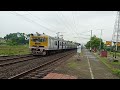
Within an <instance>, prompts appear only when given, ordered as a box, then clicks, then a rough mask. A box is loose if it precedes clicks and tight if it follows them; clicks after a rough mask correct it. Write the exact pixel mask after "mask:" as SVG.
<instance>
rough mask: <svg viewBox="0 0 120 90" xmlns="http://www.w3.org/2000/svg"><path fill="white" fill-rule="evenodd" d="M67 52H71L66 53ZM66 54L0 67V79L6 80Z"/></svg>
mask: <svg viewBox="0 0 120 90" xmlns="http://www.w3.org/2000/svg"><path fill="white" fill-rule="evenodd" d="M68 52H71V51H68ZM68 52H64V53H58V54H55V55H51V56H47V57H41V58H37V59H34V60H30V61H29V60H28V61H26V62H20V63H16V64H12V65H9V66H4V67H0V79H7V78H9V77H11V76H14V75H16V74H19V73H21V72H24V71H26V70H29V69H32V68H34V67H36V66H38V65H40V64H43V63H45V62H46V61H48V60H53V59H55V58H58V57H59V56H61V55H64V54H65V53H68Z"/></svg>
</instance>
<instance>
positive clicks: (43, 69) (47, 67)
mask: <svg viewBox="0 0 120 90" xmlns="http://www.w3.org/2000/svg"><path fill="white" fill-rule="evenodd" d="M71 54H73V52H72V53H69V54H66V55H63V56H60V57H58V58H56V59H53V60H52V61H48V62H46V63H44V64H41V65H39V66H37V67H35V68H32V69H30V70H27V71H25V72H22V73H20V74H17V75H15V76H12V77H10V78H8V79H26V78H27V79H38V78H42V77H43V76H44V75H46V74H47V73H48V72H50V71H51V70H52V69H53V67H54V66H56V65H58V63H61V62H63V60H61V59H63V58H65V57H67V56H69V55H71ZM69 57H70V56H69ZM38 73H39V75H37V74H38ZM31 76H32V77H31ZM33 76H34V77H33ZM36 76H37V77H36Z"/></svg>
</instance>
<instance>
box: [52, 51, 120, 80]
mask: <svg viewBox="0 0 120 90" xmlns="http://www.w3.org/2000/svg"><path fill="white" fill-rule="evenodd" d="M52 72H53V73H59V74H67V75H72V76H75V77H77V78H78V79H119V77H117V76H115V75H113V74H112V72H111V71H110V70H109V69H108V67H107V66H105V65H104V64H103V63H102V62H101V61H100V60H98V58H96V57H95V56H94V55H93V54H92V53H90V52H89V51H88V50H87V49H84V50H82V55H81V57H80V60H77V54H75V55H74V56H73V57H71V58H70V59H68V60H67V61H65V62H64V63H62V64H61V65H59V66H58V67H57V68H56V69H55V70H53V71H52Z"/></svg>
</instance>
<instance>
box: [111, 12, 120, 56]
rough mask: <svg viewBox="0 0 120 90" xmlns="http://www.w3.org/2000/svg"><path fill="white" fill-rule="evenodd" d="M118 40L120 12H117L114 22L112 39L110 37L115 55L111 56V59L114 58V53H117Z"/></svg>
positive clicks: (119, 36) (119, 34) (119, 35)
mask: <svg viewBox="0 0 120 90" xmlns="http://www.w3.org/2000/svg"><path fill="white" fill-rule="evenodd" d="M119 38H120V11H118V12H117V18H116V21H115V25H114V32H113V37H112V39H113V40H112V41H113V42H114V46H115V50H114V52H115V55H113V57H115V58H116V53H117V51H118V42H119V41H120V40H119Z"/></svg>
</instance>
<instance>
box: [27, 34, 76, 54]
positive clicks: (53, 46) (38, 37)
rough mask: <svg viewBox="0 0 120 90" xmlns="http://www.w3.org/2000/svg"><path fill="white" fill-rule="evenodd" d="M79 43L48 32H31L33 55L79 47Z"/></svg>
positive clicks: (30, 47)
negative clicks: (47, 33) (50, 34)
mask: <svg viewBox="0 0 120 90" xmlns="http://www.w3.org/2000/svg"><path fill="white" fill-rule="evenodd" d="M77 45H78V43H76V42H72V41H67V40H64V39H63V38H59V37H52V36H49V35H46V34H44V33H43V34H31V35H30V39H29V49H30V51H31V53H32V54H33V55H48V54H50V53H56V52H61V51H67V50H72V49H77Z"/></svg>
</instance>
